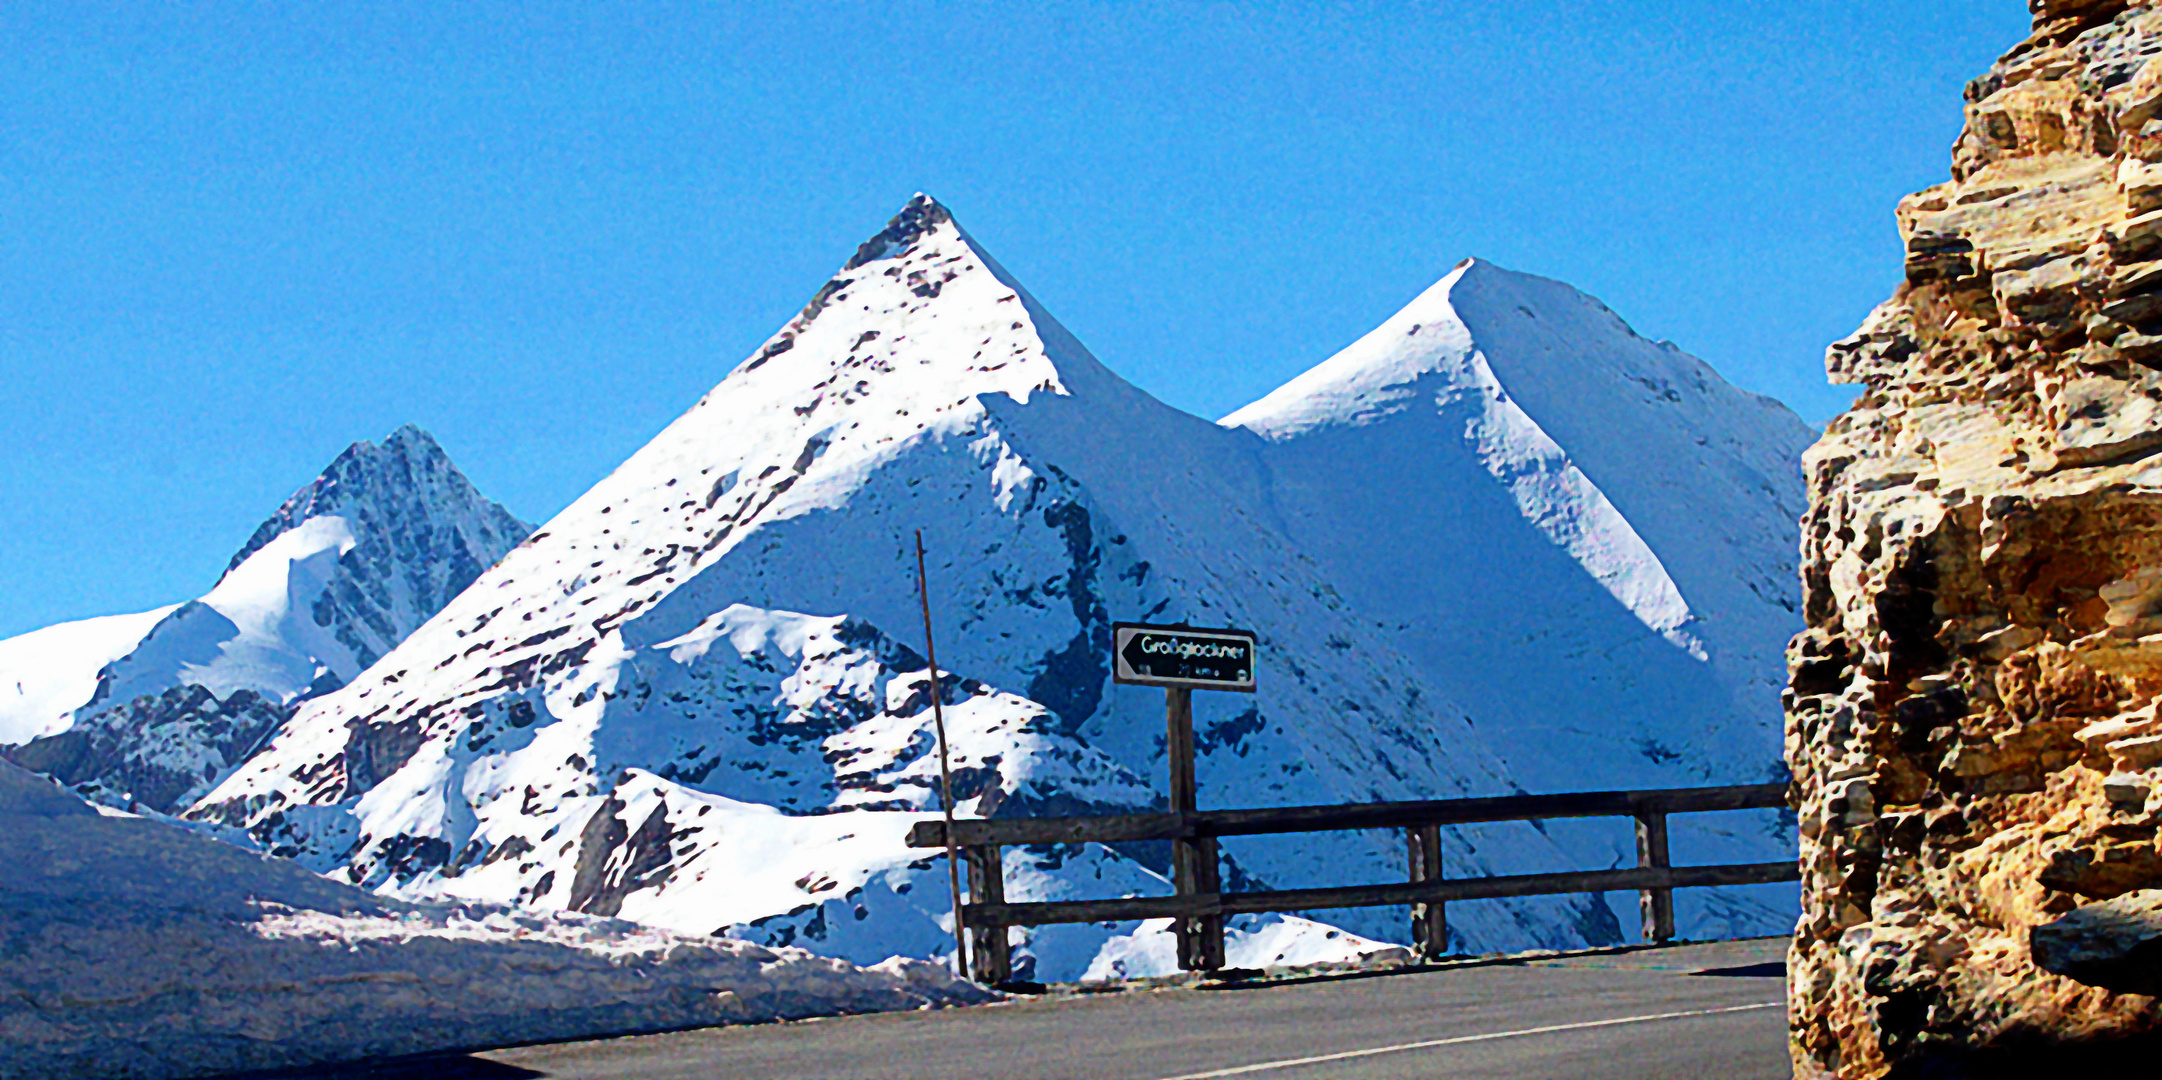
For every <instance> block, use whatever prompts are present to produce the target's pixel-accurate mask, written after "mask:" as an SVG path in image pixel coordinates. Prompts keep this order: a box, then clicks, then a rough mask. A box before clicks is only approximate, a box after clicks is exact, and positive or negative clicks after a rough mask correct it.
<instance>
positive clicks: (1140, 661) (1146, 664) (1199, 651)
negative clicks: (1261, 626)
mask: <svg viewBox="0 0 2162 1080" xmlns="http://www.w3.org/2000/svg"><path fill="white" fill-rule="evenodd" d="M1111 634H1112V644H1111V659H1112V664H1111V681H1113V682H1121V683H1134V684H1137V685H1140V686H1171V687H1184V688H1187V689H1190V690H1234V691H1238V692H1240V693H1245V694H1251V693H1253V692H1254V667H1255V665H1254V660H1255V655H1254V634H1253V631H1251V630H1205V629H1199V628H1195V627H1187V626H1148V625H1144V624H1141V623H1113V624H1112V625H1111Z"/></svg>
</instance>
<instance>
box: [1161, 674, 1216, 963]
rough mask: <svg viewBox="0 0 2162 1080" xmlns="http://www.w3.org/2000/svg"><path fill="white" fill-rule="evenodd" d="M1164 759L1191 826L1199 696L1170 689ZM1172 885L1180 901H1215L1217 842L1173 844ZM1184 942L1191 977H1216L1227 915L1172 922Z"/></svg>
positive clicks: (1176, 805) (1190, 839)
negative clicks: (1202, 898) (1205, 898)
mask: <svg viewBox="0 0 2162 1080" xmlns="http://www.w3.org/2000/svg"><path fill="white" fill-rule="evenodd" d="M1164 729H1165V730H1164V756H1165V757H1167V758H1169V759H1170V761H1171V791H1170V795H1171V812H1172V813H1174V814H1178V815H1180V817H1181V818H1182V819H1184V821H1185V823H1186V824H1187V825H1189V826H1190V825H1191V824H1192V821H1193V813H1194V807H1195V802H1196V798H1195V784H1194V692H1193V691H1192V690H1189V689H1187V688H1186V687H1183V686H1173V687H1166V688H1165V689H1164ZM1171 884H1172V888H1173V889H1174V890H1175V891H1176V892H1177V893H1178V895H1180V896H1200V895H1203V894H1207V895H1211V896H1213V895H1215V894H1217V893H1219V892H1221V891H1222V885H1221V884H1220V883H1219V881H1218V880H1217V866H1216V838H1215V837H1213V836H1181V837H1180V838H1178V839H1176V840H1173V841H1171ZM1171 928H1172V932H1173V933H1175V934H1177V935H1178V939H1179V967H1180V968H1182V969H1184V970H1186V971H1215V970H1216V969H1218V968H1220V967H1223V966H1224V920H1223V916H1221V915H1201V916H1195V917H1191V918H1186V917H1181V918H1177V919H1173V920H1171Z"/></svg>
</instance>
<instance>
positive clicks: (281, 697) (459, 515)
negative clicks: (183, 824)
mask: <svg viewBox="0 0 2162 1080" xmlns="http://www.w3.org/2000/svg"><path fill="white" fill-rule="evenodd" d="M529 531H530V529H529V527H528V526H526V525H525V524H523V523H521V522H519V521H518V520H517V519H516V518H514V517H512V516H511V515H510V514H509V513H508V512H507V511H505V510H504V509H503V508H502V507H500V506H498V505H496V504H495V503H493V502H490V501H488V500H487V499H486V498H485V497H483V496H482V495H481V493H480V492H479V491H477V490H475V489H474V487H473V485H472V484H471V483H470V482H468V481H467V480H466V478H465V476H464V475H463V474H462V473H460V472H459V471H458V469H457V467H456V466H455V465H453V464H451V461H450V458H449V456H448V455H446V454H445V453H444V452H443V449H442V448H441V447H440V446H438V445H436V442H435V440H434V439H433V438H431V437H430V436H429V435H428V433H427V432H425V431H422V430H421V429H419V428H417V427H413V426H411V425H408V426H406V427H402V428H400V429H398V430H397V431H395V432H392V433H391V435H390V436H389V437H388V438H386V439H384V440H383V442H382V444H381V445H376V444H373V443H368V442H357V443H354V444H353V445H352V446H350V447H348V448H347V449H346V450H345V451H344V452H343V453H341V454H339V455H338V457H337V458H336V460H334V461H332V462H331V464H330V466H329V467H328V468H326V469H325V470H324V471H323V473H322V474H321V475H320V476H318V477H316V478H315V479H314V480H312V481H310V482H309V483H307V484H306V485H304V486H302V487H301V488H300V489H299V490H298V491H296V492H294V493H293V495H292V496H291V497H290V498H288V499H286V500H285V502H284V504H283V505H281V506H280V507H279V508H278V510H277V512H276V513H274V514H272V515H271V516H270V518H269V519H268V520H266V521H264V522H263V523H262V525H261V526H260V527H259V528H257V529H256V530H255V533H254V535H253V536H251V537H250V538H249V540H248V542H247V543H246V544H245V545H243V546H242V547H241V549H240V551H239V552H238V553H236V554H235V555H234V556H233V558H232V561H231V562H230V563H229V564H228V566H227V568H226V571H225V573H224V575H223V576H222V577H221V578H220V579H219V581H218V583H217V585H216V587H214V588H213V589H211V590H210V591H209V592H208V593H206V594H204V595H203V596H202V597H200V598H198V599H196V600H191V601H188V602H186V603H184V604H178V605H175V606H173V607H170V608H164V609H160V610H159V611H156V612H149V613H145V614H144V615H142V616H132V617H122V618H110V619H95V620H87V621H85V622H82V623H75V624H64V625H63V626H59V627H48V628H46V629H45V630H42V631H37V632H34V633H31V634H26V635H23V636H21V637H19V638H14V639H10V640H8V641H5V642H0V676H5V678H6V680H7V682H9V683H10V684H11V685H10V686H9V687H8V688H9V689H11V690H14V691H15V693H14V694H13V695H0V745H8V744H22V745H20V746H17V747H15V748H14V749H11V750H9V751H8V756H10V757H12V758H13V759H14V760H16V761H17V762H19V763H22V764H25V765H29V766H30V767H32V768H36V769H39V770H40V771H43V772H47V773H49V774H51V775H54V776H56V777H59V778H61V779H62V780H64V781H66V782H67V783H70V784H73V785H75V786H76V787H77V790H79V791H82V792H83V793H85V794H87V795H90V796H92V797H95V798H98V799H101V800H104V801H109V802H114V803H118V804H121V805H137V804H141V805H147V806H150V807H152V808H154V809H159V810H166V809H176V808H177V807H178V805H179V804H180V803H181V801H182V800H184V799H186V798H189V797H192V796H193V795H194V794H199V793H200V792H201V791H202V790H207V789H208V787H209V786H210V785H211V784H213V783H214V782H215V781H216V780H217V779H218V778H219V777H220V776H221V775H222V774H223V773H224V772H226V771H229V770H230V768H231V767H232V766H234V765H236V764H238V763H239V760H240V759H241V758H242V757H244V756H245V755H246V754H247V753H249V752H251V751H252V750H253V749H254V747H255V745H256V744H257V743H258V742H259V741H260V738H261V736H262V735H263V734H265V733H266V732H267V731H268V730H269V729H270V728H272V727H274V726H275V725H276V724H278V723H279V722H282V721H283V720H284V719H285V718H286V716H288V715H290V712H291V707H292V705H293V704H294V703H295V702H297V701H300V700H302V699H305V698H307V697H310V696H313V695H317V694H322V693H325V692H327V691H329V690H333V689H335V688H337V687H338V686H340V685H343V684H344V683H345V682H347V681H349V680H351V679H353V678H354V677H356V676H358V675H359V674H360V673H361V671H362V670H364V669H365V668H367V667H368V665H370V664H372V663H374V662H375V661H376V659H377V658H379V657H381V656H382V655H383V654H385V653H387V652H389V651H390V650H391V649H392V648H393V647H395V646H396V645H397V644H398V643H399V642H400V641H402V640H404V638H405V636H406V635H407V634H409V633H411V632H412V631H413V629H414V628H415V627H417V626H419V625H420V624H421V623H423V622H425V621H426V620H427V619H428V617H429V616H431V615H433V614H434V613H435V612H436V611H437V610H438V609H439V608H441V607H442V606H443V605H444V604H446V603H448V602H449V601H450V598H451V597H453V596H455V595H457V594H458V593H459V592H460V591H461V590H463V589H464V588H465V587H466V586H467V585H468V584H470V583H471V582H472V581H473V579H474V578H476V577H478V576H480V573H481V571H482V570H483V569H485V568H486V567H488V566H489V565H490V564H492V563H494V562H495V561H496V559H497V558H498V557H499V556H500V555H502V554H503V553H504V552H506V551H508V550H510V549H511V547H512V546H513V545H515V544H517V543H518V541H519V540H520V539H521V538H523V537H524V536H525V535H526V533H527V532H529Z"/></svg>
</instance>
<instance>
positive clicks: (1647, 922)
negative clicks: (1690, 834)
mask: <svg viewBox="0 0 2162 1080" xmlns="http://www.w3.org/2000/svg"><path fill="white" fill-rule="evenodd" d="M1636 819H1637V865H1638V866H1639V867H1647V868H1654V869H1659V870H1665V869H1668V867H1669V866H1670V865H1671V864H1670V863H1669V862H1668V858H1667V815H1666V812H1665V811H1663V810H1639V811H1637V815H1636ZM1639 903H1640V905H1641V907H1642V909H1643V914H1644V940H1645V941H1647V942H1655V943H1659V944H1665V943H1666V942H1669V941H1672V940H1674V890H1673V889H1645V890H1644V891H1643V892H1642V893H1641V894H1640V896H1639Z"/></svg>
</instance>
